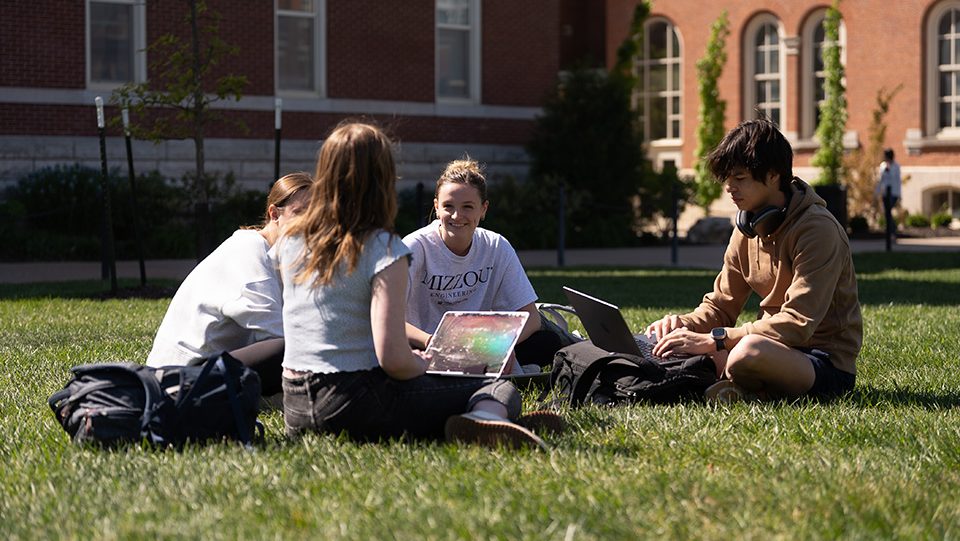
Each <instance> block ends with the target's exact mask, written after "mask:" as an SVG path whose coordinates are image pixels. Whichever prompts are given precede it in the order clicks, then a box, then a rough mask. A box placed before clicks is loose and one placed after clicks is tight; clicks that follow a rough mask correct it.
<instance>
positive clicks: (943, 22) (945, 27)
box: [937, 12, 950, 36]
mask: <svg viewBox="0 0 960 541" xmlns="http://www.w3.org/2000/svg"><path fill="white" fill-rule="evenodd" d="M937 33H938V34H940V35H941V36H942V35H944V34H948V33H950V13H949V12H947V13H946V14H944V16H943V17H942V18H941V19H940V26H939V27H938V30H937Z"/></svg>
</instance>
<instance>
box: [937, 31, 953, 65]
mask: <svg viewBox="0 0 960 541" xmlns="http://www.w3.org/2000/svg"><path fill="white" fill-rule="evenodd" d="M937 61H938V62H939V64H940V65H941V66H943V65H946V64H950V63H951V62H950V40H949V39H946V38H940V56H939V58H938V60H937Z"/></svg>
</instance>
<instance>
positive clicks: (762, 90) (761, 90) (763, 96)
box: [757, 81, 767, 103]
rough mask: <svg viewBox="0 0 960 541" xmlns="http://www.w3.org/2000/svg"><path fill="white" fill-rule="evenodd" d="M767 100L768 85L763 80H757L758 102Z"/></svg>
mask: <svg viewBox="0 0 960 541" xmlns="http://www.w3.org/2000/svg"><path fill="white" fill-rule="evenodd" d="M765 101H767V85H766V83H764V82H763V81H757V103H763V102H765Z"/></svg>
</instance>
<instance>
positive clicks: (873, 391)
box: [844, 385, 960, 410]
mask: <svg viewBox="0 0 960 541" xmlns="http://www.w3.org/2000/svg"><path fill="white" fill-rule="evenodd" d="M844 400H845V401H848V402H850V403H851V404H855V405H857V406H862V407H874V406H878V405H884V404H889V405H893V406H915V407H919V408H923V409H928V410H943V409H950V408H956V407H958V406H960V392H949V393H934V392H927V391H914V390H911V389H878V388H876V387H872V386H870V385H864V386H860V385H857V387H856V388H854V390H853V392H852V393H851V394H849V395H848V396H846V397H845V398H844Z"/></svg>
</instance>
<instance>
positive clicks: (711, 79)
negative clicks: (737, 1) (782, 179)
mask: <svg viewBox="0 0 960 541" xmlns="http://www.w3.org/2000/svg"><path fill="white" fill-rule="evenodd" d="M729 35H730V21H729V20H728V18H727V11H726V10H724V11H723V12H722V13H721V14H720V17H718V18H717V20H715V21H714V22H713V24H712V25H711V26H710V40H709V41H708V42H707V51H706V53H705V54H704V56H703V58H701V59H700V60H697V75H698V84H697V90H698V92H699V94H700V109H699V111H698V112H697V121H698V122H699V123H698V124H697V149H696V152H695V155H694V156H695V158H694V160H695V164H694V186H695V190H696V192H695V197H696V201H697V205H698V206H700V207H701V208H703V211H704V213H706V214H708V215H709V214H710V204H711V203H713V202H714V201H716V200H717V198H718V197H720V194H721V193H723V185H722V184H720V183H718V182H716V180H715V179H714V178H713V173H711V172H710V171H709V169H708V168H707V163H706V157H707V155H708V154H710V152H711V151H712V150H713V149H714V147H716V146H717V145H718V144H719V143H720V141H721V140H722V139H723V135H724V127H723V123H724V120H725V119H726V112H727V102H726V100H723V99H720V90H719V89H718V88H717V80H719V79H720V74H721V73H723V67H724V65H726V63H727V51H726V48H725V45H726V40H727V37H728V36H729Z"/></svg>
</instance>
